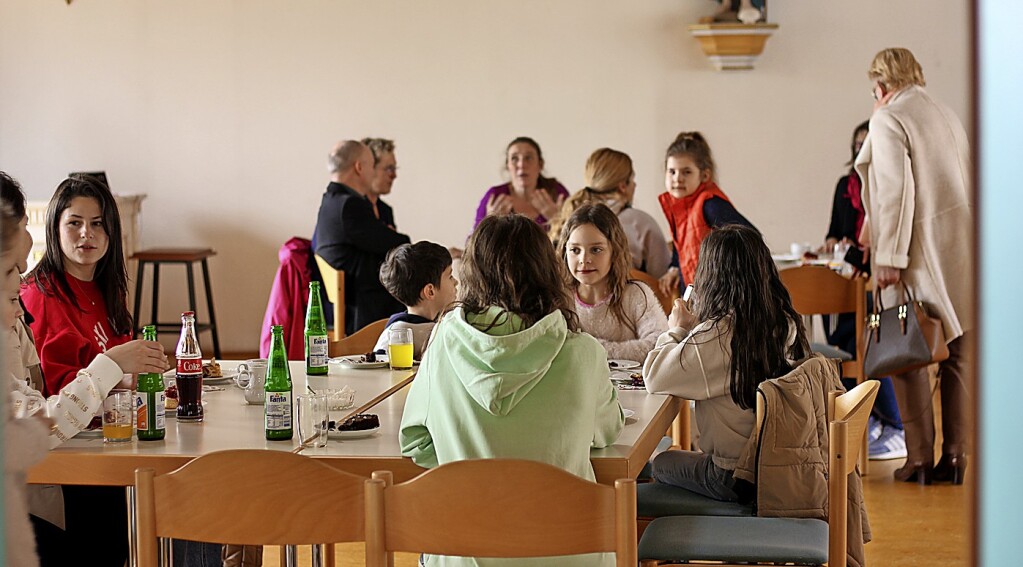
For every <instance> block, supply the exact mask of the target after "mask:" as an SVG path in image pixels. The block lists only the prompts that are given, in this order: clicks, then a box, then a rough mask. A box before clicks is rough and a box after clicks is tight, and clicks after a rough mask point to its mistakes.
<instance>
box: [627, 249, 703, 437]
mask: <svg viewBox="0 0 1023 567" xmlns="http://www.w3.org/2000/svg"><path fill="white" fill-rule="evenodd" d="M629 279H631V280H638V281H641V282H643V283H645V284H646V285H647V286H649V287H650V289H652V290H653V291H654V295H655V296H657V301H659V302H660V303H661V309H663V310H664V314H665V315H668V314H670V313H671V309H672V307H674V304H675V300H676V299H677V298H678V296H677V295H673V296H671V297H669V296H667V295H664V293H662V292H661V286H660V283H659V282H658V281H657V278H655V277H653V276H651V275H650V274H648V273H646V272H644V271H642V270H637V269H635V268H633V269H632V270H631V271H629ZM682 402H683V403H682V409H680V410H679V413H678V416H676V417H675V421H673V422H672V424H671V429H669V430H668V435H670V436H671V445H672V447H673V448H676V449H678V448H682V449H687V450H688V449H689V447H690V444H691V442H692V434H691V433H690V432H691V428H692V426H691V425H690V419H689V401H688V400H682Z"/></svg>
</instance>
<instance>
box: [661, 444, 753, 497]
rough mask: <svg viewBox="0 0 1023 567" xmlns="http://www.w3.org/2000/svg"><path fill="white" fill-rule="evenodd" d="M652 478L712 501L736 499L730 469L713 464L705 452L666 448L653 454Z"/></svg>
mask: <svg viewBox="0 0 1023 567" xmlns="http://www.w3.org/2000/svg"><path fill="white" fill-rule="evenodd" d="M653 478H654V480H656V481H657V482H660V483H663V484H670V485H672V486H677V487H679V488H684V489H686V490H688V491H690V492H695V493H697V494H701V495H703V496H706V497H708V498H713V499H715V500H722V501H725V502H737V501H738V500H739V495H738V494H736V493H735V481H734V480H733V479H732V471H730V470H726V469H723V468H720V467H718V466H717V465H715V464H714V461H713V460H712V459H711V456H710V455H708V454H707V453H698V452H696V451H665V452H663V453H661V454H660V455H657V456H656V457H654V461H653Z"/></svg>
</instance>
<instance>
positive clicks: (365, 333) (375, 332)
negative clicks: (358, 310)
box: [328, 319, 387, 356]
mask: <svg viewBox="0 0 1023 567" xmlns="http://www.w3.org/2000/svg"><path fill="white" fill-rule="evenodd" d="M386 326H387V319H380V320H379V321H373V322H372V323H370V324H369V325H366V326H365V327H363V328H361V329H359V330H358V331H356V332H354V333H352V335H351V336H348V337H345V338H343V339H341V340H340V341H337V342H335V343H331V344H330V345H329V347H328V348H329V351H330V356H347V355H349V354H363V353H367V352H369V351H371V350H373V347H375V346H376V344H377V339H379V338H380V333H382V332H384V327H386Z"/></svg>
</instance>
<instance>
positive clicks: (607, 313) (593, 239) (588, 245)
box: [559, 203, 668, 361]
mask: <svg viewBox="0 0 1023 567" xmlns="http://www.w3.org/2000/svg"><path fill="white" fill-rule="evenodd" d="M559 240H560V242H561V246H560V256H561V258H562V260H563V261H564V262H565V264H566V267H567V268H568V270H567V272H568V273H567V274H566V276H565V283H566V285H567V287H568V289H569V290H570V291H571V292H573V294H574V295H575V310H576V313H577V314H578V315H579V324H580V326H581V327H582V329H583V330H584V331H586V332H587V333H589V334H591V335H593V337H594V338H596V339H597V340H598V341H600V344H602V345H603V346H604V348H605V349H606V350H607V355H608V358H611V359H626V360H636V361H642V360H643V359H644V358H646V355H647V353H648V352H650V349H652V348H653V347H654V343H655V342H656V341H657V336H658V335H660V334H661V333H663V332H664V331H666V330H667V329H668V326H667V320H666V319H665V317H664V311H662V310H661V304H660V303H659V302H658V301H657V297H656V296H655V295H654V292H653V290H651V289H650V288H649V287H647V286H646V284H644V283H642V282H639V281H635V280H630V279H629V270H630V269H631V267H632V262H631V260H630V259H629V241H628V239H627V238H626V236H625V231H624V230H622V225H621V223H619V222H618V217H617V216H615V214H614V213H613V212H612V211H611V209H609V208H607V207H606V206H605V205H603V204H601V203H587V204H585V205H582V206H581V207H579V208H578V209H576V210H575V212H574V213H572V215H571V216H570V217H569V218H568V220H567V221H566V222H565V224H564V226H563V227H562V229H561V237H560V239H559Z"/></svg>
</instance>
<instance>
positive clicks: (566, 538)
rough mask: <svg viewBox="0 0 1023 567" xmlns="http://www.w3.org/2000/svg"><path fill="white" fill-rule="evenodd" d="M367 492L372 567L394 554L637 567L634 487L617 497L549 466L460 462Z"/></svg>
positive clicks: (627, 482) (618, 490) (616, 491)
mask: <svg viewBox="0 0 1023 567" xmlns="http://www.w3.org/2000/svg"><path fill="white" fill-rule="evenodd" d="M385 485H386V482H385V481H384V480H382V479H380V478H377V479H375V480H370V481H369V484H367V487H366V490H367V492H366V565H367V566H373V567H383V566H384V565H386V564H387V563H386V561H387V559H386V555H385V554H386V552H392V551H399V550H401V551H413V552H420V553H427V554H437V555H456V556H468V557H547V556H555V555H575V554H580V553H596V552H612V551H613V552H615V553H616V554H617V560H616V561H617V563H616V564H617V565H618V566H619V567H624V566H626V565H627V566H629V567H635V565H636V481H635V480H633V479H621V480H617V481H615V486H614V488H612V487H610V486H603V485H600V484H597V483H594V482H589V481H586V480H583V479H581V478H579V477H577V476H575V475H572V474H570V473H568V472H566V471H563V470H561V469H558V468H556V467H553V466H551V465H548V464H545V463H538V462H535V461H523V460H513V459H482V460H470V461H457V462H453V463H449V464H446V465H441V466H440V467H437V468H435V469H433V470H430V471H429V472H427V473H425V474H423V475H421V476H419V477H417V478H415V479H412V480H410V481H408V482H405V483H402V484H398V485H395V486H391V487H386V486H385Z"/></svg>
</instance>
